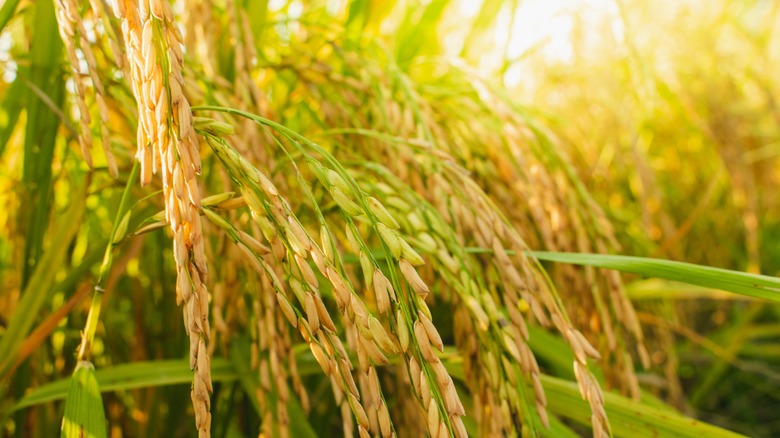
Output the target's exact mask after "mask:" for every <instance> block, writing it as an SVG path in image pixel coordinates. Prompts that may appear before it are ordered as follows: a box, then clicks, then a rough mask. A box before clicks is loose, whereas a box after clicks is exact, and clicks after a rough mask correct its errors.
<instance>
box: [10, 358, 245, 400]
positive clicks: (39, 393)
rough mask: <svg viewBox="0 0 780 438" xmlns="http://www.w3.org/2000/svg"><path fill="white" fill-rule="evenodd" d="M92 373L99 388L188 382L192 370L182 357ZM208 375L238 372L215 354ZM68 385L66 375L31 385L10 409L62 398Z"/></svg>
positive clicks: (232, 376)
mask: <svg viewBox="0 0 780 438" xmlns="http://www.w3.org/2000/svg"><path fill="white" fill-rule="evenodd" d="M95 375H96V377H97V381H98V384H99V385H100V391H101V392H110V391H117V390H128V389H136V388H151V387H156V386H167V385H183V384H190V383H191V382H192V371H191V370H190V369H189V366H188V365H187V361H185V360H160V361H149V362H133V363H130V364H126V365H117V366H113V367H108V368H103V369H100V370H97V371H96V372H95ZM211 378H212V380H214V381H215V382H230V381H234V380H236V379H238V374H237V372H236V369H235V367H234V366H233V364H232V363H231V362H230V361H228V360H226V359H223V358H217V357H215V358H214V359H213V360H212V361H211ZM69 385H70V378H66V379H61V380H57V381H56V382H52V383H49V384H46V385H43V386H40V387H38V388H35V389H34V390H32V391H31V392H30V393H29V394H27V395H26V396H25V397H24V398H22V399H21V400H19V402H17V403H16V405H14V407H13V408H12V411H17V410H19V409H24V408H27V407H30V406H35V405H39V404H42V403H48V402H52V401H56V400H62V399H64V398H65V396H66V395H67V393H68V388H69Z"/></svg>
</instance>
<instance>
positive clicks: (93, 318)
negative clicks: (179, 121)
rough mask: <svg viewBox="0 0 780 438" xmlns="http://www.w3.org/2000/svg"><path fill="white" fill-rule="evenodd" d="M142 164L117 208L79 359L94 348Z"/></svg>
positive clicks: (94, 291)
mask: <svg viewBox="0 0 780 438" xmlns="http://www.w3.org/2000/svg"><path fill="white" fill-rule="evenodd" d="M139 168H140V166H139V165H138V162H137V161H136V162H135V164H134V165H133V170H132V171H131V172H130V178H128V179H127V184H126V185H125V190H124V192H123V193H122V199H121V200H120V201H119V209H118V210H117V214H116V219H114V225H113V227H112V229H111V235H110V238H109V239H108V244H107V245H106V253H105V255H104V256H103V263H102V264H101V265H100V273H99V274H98V279H97V281H96V282H95V289H94V290H93V292H92V303H91V304H90V306H89V316H87V324H86V326H85V327H84V334H83V336H82V338H81V346H80V347H79V355H78V359H79V360H80V361H82V360H88V358H89V353H90V350H91V349H92V342H93V341H94V340H95V331H96V330H97V324H98V320H99V318H100V308H101V306H102V304H103V292H104V289H103V286H104V283H105V281H106V278H107V277H108V272H109V271H110V270H111V264H112V262H113V259H114V258H113V250H114V246H116V245H117V244H118V243H119V242H118V240H117V236H116V233H117V229H118V228H119V224H120V223H122V220H123V218H124V216H125V213H126V212H125V210H126V209H127V201H128V198H129V197H130V188H131V187H132V186H133V182H134V181H135V180H136V179H137V178H138V172H139Z"/></svg>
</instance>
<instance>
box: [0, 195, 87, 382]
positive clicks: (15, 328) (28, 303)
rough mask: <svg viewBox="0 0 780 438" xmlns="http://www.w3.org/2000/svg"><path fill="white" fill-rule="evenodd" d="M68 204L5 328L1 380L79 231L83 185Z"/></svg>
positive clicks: (0, 347)
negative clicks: (49, 243) (49, 244)
mask: <svg viewBox="0 0 780 438" xmlns="http://www.w3.org/2000/svg"><path fill="white" fill-rule="evenodd" d="M71 196H72V202H71V204H70V207H68V210H67V211H66V212H65V213H64V214H63V215H62V217H61V218H60V220H58V221H57V224H58V226H57V228H56V229H55V230H54V233H53V236H54V238H53V240H52V242H51V246H50V247H49V250H48V251H46V252H45V253H44V255H43V257H42V258H41V261H40V263H39V264H38V266H37V267H36V269H35V272H34V273H33V275H32V277H31V280H30V282H29V283H28V284H27V287H25V289H24V292H23V293H22V296H21V300H20V301H19V304H18V305H17V307H16V311H15V312H14V313H13V316H12V317H11V321H10V323H9V324H8V328H7V329H6V331H5V333H4V334H3V337H2V339H0V358H2V359H1V360H2V361H3V362H0V364H2V365H0V376H3V375H4V374H5V373H6V371H7V370H8V369H9V367H10V366H11V365H12V364H13V363H14V359H15V356H16V353H17V350H18V349H19V347H20V346H21V344H22V341H24V339H25V337H26V336H27V333H28V332H29V331H30V328H31V327H32V325H33V323H34V322H35V319H36V318H37V317H38V313H39V311H40V309H41V307H42V306H43V305H44V304H45V303H46V302H47V300H48V298H49V296H50V293H51V292H52V291H53V288H52V285H53V284H54V281H55V279H56V274H57V273H58V270H57V269H56V267H58V266H61V265H62V263H63V262H64V260H65V254H66V253H67V251H68V246H69V244H70V242H71V241H72V240H73V238H74V236H75V235H76V233H77V232H78V230H79V228H80V227H81V214H82V212H83V210H84V204H85V201H84V199H85V196H86V184H84V185H83V187H82V188H81V189H77V190H74V192H73V193H72V194H71Z"/></svg>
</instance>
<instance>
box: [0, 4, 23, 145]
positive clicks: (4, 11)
mask: <svg viewBox="0 0 780 438" xmlns="http://www.w3.org/2000/svg"><path fill="white" fill-rule="evenodd" d="M18 5H19V0H8V1H6V2H5V4H4V5H3V7H2V8H0V32H2V31H3V29H5V26H6V25H8V22H9V21H11V17H13V16H14V12H16V6H18ZM0 150H2V148H0Z"/></svg>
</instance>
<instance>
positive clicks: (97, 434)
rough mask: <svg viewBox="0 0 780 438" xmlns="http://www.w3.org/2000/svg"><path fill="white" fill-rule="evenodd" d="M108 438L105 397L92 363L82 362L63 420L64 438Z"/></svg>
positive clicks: (71, 382) (77, 369)
mask: <svg viewBox="0 0 780 438" xmlns="http://www.w3.org/2000/svg"><path fill="white" fill-rule="evenodd" d="M105 436H108V434H107V429H106V412H105V410H104V409H103V397H102V396H101V395H100V387H99V386H98V382H97V379H96V378H95V367H94V366H93V365H92V363H91V362H87V361H81V362H79V363H78V365H76V371H74V372H73V377H72V378H71V379H70V390H68V398H67V399H66V400H65V414H64V415H63V418H62V434H61V437H62V438H101V437H105Z"/></svg>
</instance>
